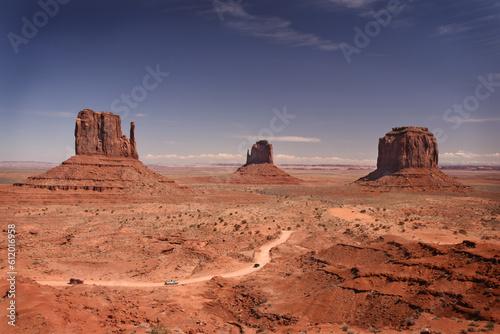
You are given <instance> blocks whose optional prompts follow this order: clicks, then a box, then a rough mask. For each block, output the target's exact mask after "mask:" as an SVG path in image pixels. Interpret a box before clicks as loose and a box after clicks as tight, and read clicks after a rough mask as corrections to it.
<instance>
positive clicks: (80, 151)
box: [75, 109, 139, 159]
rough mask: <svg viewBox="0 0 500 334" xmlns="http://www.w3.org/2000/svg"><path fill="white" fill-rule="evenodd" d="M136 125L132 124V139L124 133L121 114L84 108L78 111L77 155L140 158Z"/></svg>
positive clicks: (76, 128) (76, 131)
mask: <svg viewBox="0 0 500 334" xmlns="http://www.w3.org/2000/svg"><path fill="white" fill-rule="evenodd" d="M134 129H135V125H134V123H133V122H132V123H131V125H130V139H127V137H126V136H125V135H123V134H122V128H121V119H120V116H118V115H114V114H113V113H110V112H104V111H101V112H94V111H92V110H90V109H84V110H82V111H80V113H78V118H77V119H76V127H75V151H76V154H77V155H105V156H108V157H131V158H134V159H138V158H139V155H138V154H137V149H136V144H135V136H134Z"/></svg>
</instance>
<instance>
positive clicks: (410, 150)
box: [356, 126, 466, 191]
mask: <svg viewBox="0 0 500 334" xmlns="http://www.w3.org/2000/svg"><path fill="white" fill-rule="evenodd" d="M438 154H439V152H438V145H437V140H436V138H435V137H434V135H433V134H432V133H431V132H430V131H429V129H427V128H423V127H416V126H403V127H397V128H392V131H391V132H388V133H387V134H386V135H385V136H384V137H383V138H380V139H379V143H378V158H377V169H376V170H375V171H373V172H371V173H370V174H368V175H367V176H365V177H362V178H360V179H359V180H357V181H356V182H357V183H358V184H363V185H368V186H372V187H381V188H388V189H393V188H399V189H410V190H411V189H414V190H421V191H427V190H442V189H446V190H447V191H455V190H458V191H461V190H463V189H466V187H465V186H464V185H462V184H461V183H460V182H458V181H457V180H455V179H453V178H451V177H449V176H448V175H446V174H445V173H443V172H441V171H440V170H439V169H438V168H437V166H438Z"/></svg>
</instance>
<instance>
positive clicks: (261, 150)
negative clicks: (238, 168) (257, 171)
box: [245, 140, 274, 166]
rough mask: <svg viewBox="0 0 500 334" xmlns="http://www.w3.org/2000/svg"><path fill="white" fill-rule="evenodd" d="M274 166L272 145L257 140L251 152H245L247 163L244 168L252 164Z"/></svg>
mask: <svg viewBox="0 0 500 334" xmlns="http://www.w3.org/2000/svg"><path fill="white" fill-rule="evenodd" d="M264 163H269V164H274V162H273V145H272V144H269V142H268V141H267V140H259V141H258V142H256V143H255V144H253V146H252V150H251V151H250V150H247V162H246V164H245V166H247V165H252V164H264Z"/></svg>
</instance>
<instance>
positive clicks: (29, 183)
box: [14, 109, 186, 197]
mask: <svg viewBox="0 0 500 334" xmlns="http://www.w3.org/2000/svg"><path fill="white" fill-rule="evenodd" d="M134 130H135V126H134V123H133V122H132V123H131V128H130V139H127V137H126V136H124V135H122V132H121V120H120V116H118V115H114V114H113V113H110V112H94V111H92V110H90V109H85V110H82V111H80V113H79V114H78V118H77V120H76V127H75V150H76V155H74V156H73V157H71V158H69V159H68V160H66V161H64V162H63V163H62V164H61V165H59V166H57V167H55V168H53V169H51V170H49V171H47V172H45V173H43V174H40V175H37V176H33V177H29V178H28V179H27V180H26V181H24V182H22V183H15V184H14V186H17V187H21V188H27V189H48V190H52V191H61V190H63V191H68V190H71V191H77V192H79V191H84V192H87V191H93V192H111V193H120V194H125V195H129V196H133V197H137V196H139V197H141V196H143V195H145V196H154V197H161V196H164V195H175V196H177V197H178V196H179V195H182V193H183V191H182V190H185V189H186V188H185V187H181V186H179V185H177V184H176V183H175V182H174V181H172V180H169V179H167V178H166V177H164V176H162V175H159V174H157V173H155V172H153V171H152V170H150V169H149V168H148V167H147V166H145V165H144V164H143V163H142V162H141V161H139V155H138V154H137V149H136V143H135V136H134Z"/></svg>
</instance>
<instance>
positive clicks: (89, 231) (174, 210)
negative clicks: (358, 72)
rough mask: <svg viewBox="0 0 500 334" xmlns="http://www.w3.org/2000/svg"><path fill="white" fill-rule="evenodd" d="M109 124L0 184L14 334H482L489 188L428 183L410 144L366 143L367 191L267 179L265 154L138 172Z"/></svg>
mask: <svg viewBox="0 0 500 334" xmlns="http://www.w3.org/2000/svg"><path fill="white" fill-rule="evenodd" d="M120 124H121V120H120V117H119V116H116V115H113V114H112V113H108V112H93V111H91V110H88V109H86V110H83V111H81V112H80V113H79V116H78V118H77V122H76V131H75V145H76V155H75V156H73V157H71V158H70V159H68V160H67V161H65V162H63V163H62V164H61V165H59V166H55V167H54V166H48V165H40V164H36V163H32V164H30V163H23V164H18V165H16V164H15V163H10V164H8V163H6V164H4V166H2V167H1V169H0V178H1V180H2V183H3V185H2V186H1V187H0V216H1V217H2V220H3V222H4V224H8V225H9V226H11V225H15V247H16V257H15V266H16V267H15V268H16V272H17V275H16V276H15V295H16V297H15V300H16V308H15V315H16V316H15V321H16V327H15V329H14V332H19V333H40V334H42V333H399V332H404V333H468V332H490V333H494V332H498V330H499V328H500V302H499V294H500V290H499V275H500V267H499V260H500V258H499V257H500V240H499V237H500V233H499V227H500V225H499V219H500V201H499V200H500V170H498V169H496V168H494V167H482V168H478V167H462V168H451V167H449V168H446V169H443V170H444V172H443V170H440V169H438V164H437V161H438V160H437V159H438V149H437V142H436V141H435V138H434V137H433V135H432V133H430V132H429V131H428V130H427V129H426V128H416V127H402V128H394V129H393V131H392V132H389V133H388V134H387V135H386V136H385V137H383V138H380V143H379V159H378V165H377V167H378V168H377V170H376V171H375V172H373V173H371V174H369V173H370V172H371V171H372V170H373V169H371V168H367V167H362V166H342V165H338V166H334V165H331V166H325V165H323V166H307V165H302V166H292V165H289V166H283V168H279V167H277V166H276V165H274V163H273V149H272V145H271V144H270V143H269V142H267V141H260V142H257V143H256V144H255V145H253V146H252V147H251V148H250V150H249V153H248V154H247V162H246V163H245V165H244V166H243V167H241V168H237V167H234V166H227V165H221V166H217V165H213V166H208V165H207V166H197V167H191V168H190V167H186V166H184V167H181V168H175V167H169V166H151V168H148V167H147V166H145V165H144V164H142V163H141V162H140V160H139V157H140V154H139V155H138V154H137V151H136V149H135V139H134V132H133V131H134V126H133V124H132V127H131V134H130V137H131V138H130V139H127V138H126V137H125V136H123V135H122V132H121V125H120ZM96 129H105V130H99V131H95V130H96ZM393 162H395V163H393ZM50 167H53V168H51V169H49V168H50ZM47 169H49V170H48V171H47ZM367 174H369V175H368V176H367ZM374 175H375V176H374ZM380 180H382V181H380ZM9 228H10V227H9ZM4 232H5V233H7V231H6V230H4ZM8 266H9V263H7V261H6V259H5V257H4V258H2V262H1V268H0V269H2V273H5V272H6V271H8ZM8 278H9V277H5V276H4V277H2V279H1V281H0V288H1V289H2V290H3V291H4V292H3V293H2V295H3V297H2V299H1V301H0V305H1V307H2V309H3V310H4V311H3V312H5V310H6V309H8V307H9V302H10V298H9V291H11V293H12V286H11V284H10V283H9V281H8V280H7V279H8ZM70 278H76V279H80V280H82V281H83V284H69V280H70ZM166 281H176V283H177V284H172V285H165V282H166ZM12 330H13V329H12V327H11V326H9V325H8V323H7V322H6V321H3V322H0V331H1V332H2V333H6V332H12Z"/></svg>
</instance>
